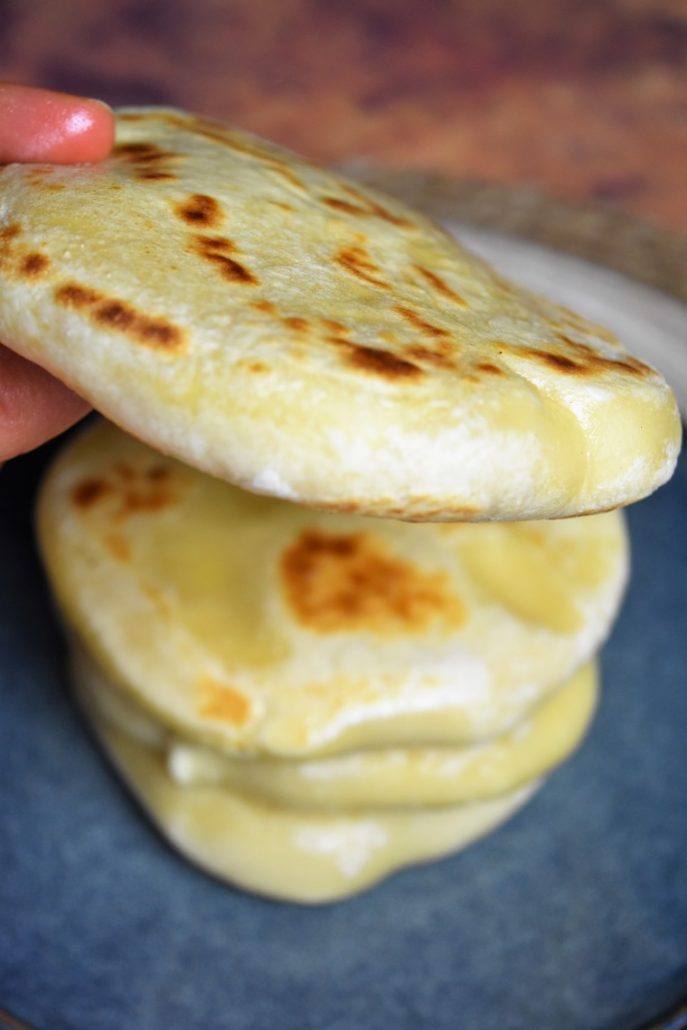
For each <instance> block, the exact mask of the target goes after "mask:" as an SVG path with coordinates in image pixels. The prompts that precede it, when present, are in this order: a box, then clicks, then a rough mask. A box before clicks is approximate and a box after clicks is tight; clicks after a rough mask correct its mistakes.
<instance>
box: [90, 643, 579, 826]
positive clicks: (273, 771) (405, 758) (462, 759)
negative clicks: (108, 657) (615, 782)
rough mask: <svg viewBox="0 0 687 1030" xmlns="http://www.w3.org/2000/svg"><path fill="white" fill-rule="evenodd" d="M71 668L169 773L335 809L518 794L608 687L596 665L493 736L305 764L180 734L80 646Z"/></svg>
mask: <svg viewBox="0 0 687 1030" xmlns="http://www.w3.org/2000/svg"><path fill="white" fill-rule="evenodd" d="M71 669H72V679H73V681H74V682H75V683H76V684H77V685H78V689H79V690H80V691H83V690H87V692H88V701H89V707H92V708H94V709H95V711H96V712H97V713H99V714H100V716H101V717H102V718H104V719H105V720H106V721H107V722H108V723H110V724H112V725H113V726H114V727H115V728H116V729H118V730H120V731H121V732H122V733H124V734H125V736H127V737H131V738H133V739H134V740H137V741H138V742H139V743H141V744H144V745H146V746H147V747H151V748H153V749H154V750H156V751H157V752H158V753H160V754H161V755H163V756H164V763H165V766H166V771H167V775H168V776H169V777H170V778H171V779H172V780H174V781H175V782H176V783H178V784H179V785H180V786H203V785H209V786H226V787H227V788H228V789H229V791H230V792H238V793H239V794H240V795H242V796H244V797H248V798H249V799H254V800H256V801H259V802H262V803H268V804H271V805H277V806H279V807H286V808H292V809H304V810H308V811H312V810H318V809H319V810H322V809H324V810H329V811H330V812H331V811H336V810H343V811H348V812H351V811H364V810H369V809H370V808H375V809H391V810H394V809H399V808H401V809H408V808H413V807H438V806H446V805H462V804H469V803H472V802H475V801H484V800H487V799H488V798H492V797H501V796H503V795H504V794H510V793H512V792H513V791H515V790H518V789H519V788H520V787H523V786H525V785H526V784H528V783H531V782H534V781H536V780H539V779H541V777H542V776H544V775H547V774H548V773H550V772H551V770H552V769H554V768H555V767H556V766H557V765H560V763H561V762H563V761H564V760H565V759H566V758H567V757H568V756H569V755H570V754H571V752H572V751H573V750H574V749H575V748H576V747H577V746H578V745H579V743H580V740H581V739H582V737H583V735H584V733H585V732H586V730H587V728H588V726H589V723H590V721H591V718H592V715H593V713H594V709H595V707H596V702H597V698H598V691H599V686H598V674H597V670H596V666H595V663H593V662H591V663H589V664H588V665H585V666H583V667H582V669H581V670H580V671H579V672H577V673H576V674H575V675H574V676H571V678H570V679H569V680H568V681H567V682H566V683H565V684H563V685H562V686H561V687H559V688H558V689H557V690H555V691H554V692H553V693H552V694H551V695H550V696H549V697H547V698H546V699H545V700H544V701H543V702H542V704H541V705H540V706H539V707H538V708H537V709H535V711H533V712H531V713H529V714H528V715H527V716H525V717H524V718H523V719H522V720H521V721H520V722H519V723H518V724H517V725H516V726H515V727H514V728H513V729H512V730H510V731H509V732H508V733H505V734H502V735H501V736H499V737H494V738H492V739H490V740H487V741H484V742H483V743H480V744H475V745H472V746H470V747H462V748H461V747H450V746H444V747H434V748H427V747H405V748H388V749H386V750H383V751H375V750H370V749H366V750H363V751H358V752H355V753H353V754H350V755H342V756H337V755H335V756H334V757H332V758H323V759H319V760H318V759H311V760H310V761H308V760H305V761H302V762H299V761H293V760H292V761H284V760H280V759H275V758H256V757H250V758H247V757H238V756H233V755H228V754H226V753H225V752H222V751H217V750H213V749H212V748H209V747H206V746H203V745H199V744H198V743H197V742H196V741H194V740H193V739H190V738H189V737H188V736H181V735H179V734H178V733H173V732H171V731H170V730H168V729H167V728H166V727H165V726H164V725H162V724H161V723H160V722H158V721H157V720H155V719H154V718H152V716H151V715H150V714H149V713H148V712H146V711H145V710H144V709H142V708H141V707H140V706H139V705H136V704H135V703H134V702H133V701H132V700H131V698H130V697H129V696H127V695H126V694H125V693H124V692H123V691H122V690H121V689H120V688H119V687H118V686H117V684H116V683H114V682H113V681H112V680H110V679H108V678H107V676H105V675H103V673H102V671H101V670H100V669H98V667H97V666H96V664H95V663H94V662H93V660H92V659H91V658H90V657H89V656H88V655H87V654H86V653H85V652H84V650H83V648H81V647H79V646H78V645H76V646H73V648H72V659H71ZM86 685H87V686H86Z"/></svg>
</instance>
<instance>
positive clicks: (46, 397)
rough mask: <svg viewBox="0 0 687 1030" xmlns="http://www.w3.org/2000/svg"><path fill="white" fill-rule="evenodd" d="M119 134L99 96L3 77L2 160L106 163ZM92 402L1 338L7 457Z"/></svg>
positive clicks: (1, 449)
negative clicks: (20, 83) (92, 97)
mask: <svg viewBox="0 0 687 1030" xmlns="http://www.w3.org/2000/svg"><path fill="white" fill-rule="evenodd" d="M113 139H114V118H113V115H112V111H111V110H110V109H109V108H108V107H107V106H106V105H105V104H101V103H100V102H99V101H97V100H86V99H84V98H83V97H74V96H68V95H66V94H64V93H54V92H52V91H50V90H44V89H34V88H33V87H30V86H17V85H11V84H9V83H0V164H4V163H9V162H12V161H22V162H32V163H33V162H43V161H49V162H51V163H56V164H74V163H77V162H84V161H85V162H93V161H102V160H103V158H105V157H107V155H108V154H109V152H110V150H111V148H112V143H113ZM87 411H88V404H87V403H86V401H84V400H83V399H82V398H81V397H78V396H77V395H76V394H75V393H72V391H71V390H68V389H67V387H66V386H64V385H63V384H62V383H60V382H59V381H58V380H57V379H54V378H53V377H52V376H51V375H50V374H49V373H48V372H46V371H45V370H44V369H42V368H39V367H38V365H34V364H32V363H31V362H29V361H26V360H25V359H24V358H21V357H19V356H18V355H17V354H14V353H12V351H10V350H8V349H7V348H6V347H3V346H2V345H1V344H0V462H2V461H4V460H6V459H7V458H13V457H15V456H16V455H18V454H23V453H25V452H26V451H30V450H32V449H33V448H34V447H37V446H38V445H39V444H41V443H44V442H45V441H46V440H49V439H50V438H51V437H53V436H57V434H58V433H61V432H62V431H63V430H64V429H67V428H68V427H69V426H71V425H73V423H74V422H77V421H78V420H79V419H80V418H82V417H83V416H84V415H85V414H86V412H87Z"/></svg>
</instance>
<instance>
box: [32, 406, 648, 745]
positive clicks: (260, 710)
mask: <svg viewBox="0 0 687 1030" xmlns="http://www.w3.org/2000/svg"><path fill="white" fill-rule="evenodd" d="M38 530H39V538H40V544H41V548H42V551H43V556H44V559H45V563H46V567H47V570H48V573H49V575H50V578H51V581H52V585H53V588H54V590H55V592H56V595H57V598H58V600H59V603H60V605H61V607H62V610H63V612H64V615H65V619H66V621H67V623H68V625H70V626H71V627H72V628H73V630H74V632H75V634H76V635H77V636H78V637H79V638H80V639H82V640H83V643H84V646H85V647H86V649H87V650H88V651H89V652H90V653H91V654H92V656H93V658H94V659H95V661H96V662H97V664H98V665H99V666H101V667H102V668H103V670H104V671H105V673H106V674H107V675H108V676H109V677H111V678H112V679H114V680H115V681H116V682H117V683H119V684H120V686H121V688H122V689H123V690H124V691H125V692H126V693H128V694H129V695H130V696H131V697H132V698H133V699H134V700H135V701H136V702H137V703H138V704H140V705H142V706H143V707H144V708H146V709H148V710H149V711H150V712H151V713H152V714H153V716H154V717H155V718H156V719H158V720H160V721H161V722H162V723H163V724H165V725H166V726H168V727H169V728H170V729H176V730H179V731H180V732H181V733H182V734H185V735H187V736H189V737H191V738H192V739H193V740H196V741H199V742H204V743H206V744H208V745H210V746H211V747H215V748H219V749H223V750H226V751H227V752H228V753H233V754H236V753H238V754H271V755H277V756H279V755H281V756H285V757H294V756H302V757H304V756H315V755H324V754H331V753H342V752H348V751H352V750H357V749H359V748H361V747H367V748H383V747H395V746H403V745H405V744H412V745H420V744H427V745H429V744H451V745H456V744H459V743H470V742H474V741H477V740H480V739H483V738H485V737H490V736H493V735H494V734H497V733H503V732H505V731H506V730H507V729H508V728H510V727H511V726H513V725H514V724H515V723H516V722H518V721H519V720H520V719H521V718H522V716H523V715H524V714H525V713H526V712H527V711H529V710H530V709H531V708H533V707H534V706H535V705H536V704H537V703H538V702H539V701H540V700H541V699H542V698H543V697H545V696H546V694H547V693H548V692H550V691H551V690H553V689H555V688H556V687H557V686H558V685H559V684H560V683H562V682H563V680H565V679H566V678H567V677H568V676H569V675H570V674H571V673H572V672H573V671H574V670H575V669H577V668H579V666H580V665H581V664H583V663H584V662H586V661H588V660H589V658H590V657H591V656H592V655H593V654H594V653H595V652H596V651H597V649H598V647H599V646H600V644H601V642H602V641H603V639H604V638H605V636H606V634H607V632H608V629H609V627H610V624H611V622H612V620H613V618H614V616H615V614H616V612H617V610H618V607H619V604H620V600H621V596H622V592H623V588H624V585H625V580H626V575H627V566H628V557H627V541H626V535H625V530H624V523H623V518H622V515H621V514H620V513H619V512H610V513H605V514H599V515H594V516H587V517H585V518H580V519H569V520H564V521H555V522H540V523H528V524H520V523H504V524H481V525H469V524H459V523H456V524H447V525H443V524H426V525H413V524H407V523H403V522H398V521H391V520H382V519H366V518H363V517H361V516H352V515H338V514H332V513H322V512H316V511H313V510H310V509H308V508H303V507H300V506H297V505H293V504H290V503H288V502H285V501H279V500H274V499H271V498H267V497H261V496H256V495H253V494H249V493H246V492H245V491H243V490H240V489H237V488H235V487H232V486H230V485H229V484H227V483H223V482H221V481H219V480H216V479H213V478H211V477H209V476H205V475H203V474H202V473H200V472H197V471H196V470H194V469H191V468H189V467H188V466H185V465H182V464H180V463H179V462H176V461H174V460H173V459H169V458H163V457H161V456H160V455H159V454H157V453H155V452H153V451H151V450H149V448H148V447H146V446H144V445H143V444H141V443H139V442H138V441H136V440H134V439H133V438H131V437H128V436H126V435H125V434H123V433H121V432H120V431H119V430H117V429H115V428H114V427H112V426H110V425H108V424H107V423H101V424H99V425H96V426H94V427H92V428H90V429H88V430H87V431H86V432H83V433H82V434H81V436H80V437H77V438H76V439H75V440H74V441H73V442H72V443H71V444H70V445H69V446H68V447H67V448H66V449H65V450H64V451H63V453H62V454H61V456H60V457H59V458H58V459H57V461H56V463H55V464H54V466H53V467H52V469H51V470H50V472H49V473H48V476H47V478H46V480H45V482H44V485H43V488H42V492H41V497H40V502H39V508H38Z"/></svg>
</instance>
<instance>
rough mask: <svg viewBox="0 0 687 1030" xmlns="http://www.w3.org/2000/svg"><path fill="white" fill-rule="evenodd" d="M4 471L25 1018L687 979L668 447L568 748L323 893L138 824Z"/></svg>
mask: <svg viewBox="0 0 687 1030" xmlns="http://www.w3.org/2000/svg"><path fill="white" fill-rule="evenodd" d="M50 450H51V449H50V448H46V449H43V451H42V452H38V453H36V454H34V455H32V456H30V457H28V458H24V459H21V460H18V461H15V462H13V463H11V464H10V465H9V466H7V467H6V468H5V469H4V470H3V471H2V473H0V705H1V707H0V712H1V713H2V714H1V715H0V1009H3V1008H4V1009H7V1010H8V1011H10V1012H12V1013H14V1015H15V1016H17V1017H19V1018H21V1019H22V1020H25V1021H26V1022H27V1023H29V1024H30V1025H31V1026H33V1027H35V1028H37V1030H124V1028H126V1030H129V1028H130V1030H176V1028H184V1030H195V1028H198V1030H224V1028H230V1030H262V1028H264V1030H291V1028H293V1030H307V1028H313V1030H387V1028H394V1030H398V1028H413V1030H415V1028H420V1027H426V1028H431V1030H442V1028H447V1030H448V1028H451V1030H455V1028H459V1030H568V1028H569V1030H611V1028H613V1030H616V1028H617V1030H631V1028H635V1027H640V1026H642V1025H644V1024H645V1023H646V1022H648V1021H650V1020H652V1019H654V1018H656V1017H658V1016H659V1015H660V1014H661V1013H663V1012H664V1011H668V1010H670V1009H671V1008H672V1007H673V1006H675V1005H677V1004H678V1002H679V1000H680V999H681V998H685V997H687V857H686V856H687V532H686V528H687V463H686V462H685V460H684V459H683V460H682V463H681V465H680V467H679V469H678V471H677V473H676V475H675V477H674V479H673V480H672V482H671V483H670V484H669V485H668V486H667V487H664V488H663V489H662V490H660V491H659V492H658V493H657V494H655V495H654V496H653V497H652V498H650V499H648V500H646V501H644V502H642V503H640V504H638V505H635V506H634V507H633V508H631V509H630V511H629V521H630V527H631V536H632V542H633V551H634V568H633V576H632V582H631V586H630V589H629V593H628V596H627V600H626V603H625V606H624V609H623V612H622V615H621V617H620V620H619V622H618V624H617V626H616V629H615V631H614V633H613V635H612V638H611V640H610V641H609V643H608V645H607V646H606V648H605V650H604V652H603V656H602V668H603V677H604V693H603V700H602V704H601V708H600V711H599V713H598V716H597V719H596V722H595V724H594V726H593V729H592V731H591V733H590V735H589V737H588V739H587V741H586V742H585V744H584V745H583V747H582V748H581V750H580V751H579V752H578V754H577V755H576V757H575V758H574V759H573V760H572V761H570V762H569V763H568V764H567V765H566V766H565V767H564V768H563V769H561V770H559V771H558V772H557V773H555V775H554V776H553V777H552V778H551V780H550V782H549V783H548V784H547V785H546V786H545V787H544V789H543V790H542V792H541V793H540V794H539V795H538V796H537V797H536V798H535V799H534V800H533V801H532V802H531V803H530V804H529V805H528V806H527V807H526V808H525V809H524V810H523V811H522V812H521V813H520V814H519V815H517V816H516V817H515V818H514V819H513V820H512V821H511V822H510V823H508V824H507V825H506V826H505V827H503V828H502V829H501V830H499V831H498V832H497V833H495V834H494V835H492V836H491V837H488V838H486V839H485V840H483V841H481V842H480V843H478V844H477V845H475V846H473V847H472V848H471V849H469V850H468V851H466V852H464V853H462V854H460V855H458V856H456V857H454V858H450V859H446V860H443V861H440V862H436V863H434V864H431V865H427V866H422V867H418V868H416V869H412V870H408V871H406V872H403V873H400V874H398V875H396V876H394V877H393V878H392V879H390V880H388V881H386V882H385V883H383V884H382V885H381V886H379V887H377V888H375V889H373V890H371V891H369V892H367V893H366V894H363V895H360V896H359V897H356V898H354V899H353V900H350V901H347V902H344V903H340V904H338V905H331V906H324V907H319V908H301V907H297V906H293V905H287V904H278V903H274V902H270V901H265V900H261V899H258V898H255V897H251V896H249V895H246V894H242V893H240V892H237V891H234V890H232V889H230V888H228V887H226V886H223V885H222V884H220V883H218V882H216V881H215V880H213V879H211V878H210V877H208V876H206V875H204V874H203V873H201V872H199V871H197V870H196V869H194V868H192V867H190V866H189V865H187V864H186V863H185V862H183V861H182V860H181V859H179V858H178V857H177V856H176V855H175V854H174V853H173V852H172V851H171V850H170V849H169V848H168V847H167V846H166V845H165V843H164V842H163V841H162V840H161V839H160V838H159V837H158V836H157V834H156V833H155V831H154V830H153V829H152V827H151V825H150V824H149V822H148V821H147V820H146V819H145V818H144V817H143V816H142V815H141V813H140V812H139V810H138V809H137V807H136V806H135V805H134V804H133V803H132V801H131V799H130V797H129V795H128V794H127V793H126V792H125V791H124V789H123V788H122V787H121V786H120V784H119V782H118V780H117V778H116V777H115V776H114V774H113V773H112V772H111V770H110V768H109V767H108V765H107V764H106V762H105V761H104V759H103V758H102V757H101V754H100V753H99V751H98V749H97V748H96V746H95V745H94V743H93V741H92V739H91V737H90V736H89V733H88V732H87V730H86V728H85V726H84V725H83V723H82V722H81V720H80V718H79V716H78V714H77V712H76V711H75V709H74V707H73V706H72V704H71V702H70V699H69V696H68V692H67V685H66V681H65V675H64V650H63V645H62V641H61V636H60V631H59V628H58V626H57V623H56V621H55V619H54V616H53V612H52V608H51V604H50V600H49V597H48V593H47V590H46V587H45V583H44V580H43V577H42V574H41V571H40V567H39V564H38V561H37V557H36V552H35V548H34V545H33V542H32V536H31V527H30V519H31V505H32V499H33V495H34V491H35V484H36V482H37V479H38V477H39V475H40V471H41V468H42V467H43V466H44V464H45V462H46V461H47V459H48V457H49V452H50Z"/></svg>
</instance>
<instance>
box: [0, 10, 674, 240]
mask: <svg viewBox="0 0 687 1030" xmlns="http://www.w3.org/2000/svg"><path fill="white" fill-rule="evenodd" d="M0 77H2V78H5V79H8V80H13V81H27V82H28V81H31V82H35V83H38V84H43V85H48V86H54V87H58V88H62V89H66V90H70V91H74V92H80V93H85V94H88V95H91V96H100V97H103V98H104V99H106V100H108V101H110V102H111V103H114V104H131V103H134V104H135V103H153V104H175V105H180V106H184V107H189V108H191V109H194V110H196V111H199V112H201V113H204V114H206V115H211V116H217V117H220V118H223V119H227V120H230V121H233V122H234V123H236V124H239V125H242V126H243V127H245V128H249V129H252V130H254V131H257V132H259V133H262V134H264V135H267V136H269V137H272V138H274V139H277V140H280V141H281V142H283V143H285V144H287V145H289V146H291V147H293V148H294V149H296V150H300V151H302V152H304V153H305V154H307V155H310V156H311V157H313V158H316V159H318V160H320V161H325V162H329V163H333V164H338V163H342V162H351V161H354V162H357V163H358V164H359V165H361V166H364V167H382V168H387V169H392V170H396V169H403V170H408V169H410V170H428V171H431V172H434V173H439V175H442V176H443V177H445V178H448V179H451V180H453V179H464V178H467V179H478V180H486V181H491V182H497V183H512V184H517V185H518V186H521V187H524V188H526V189H530V190H534V191H536V192H541V193H543V194H547V195H549V196H553V197H559V198H563V199H568V200H571V201H573V202H575V201H582V202H590V201H592V202H597V201H598V202H601V203H603V204H607V205H611V206H615V207H618V208H620V209H621V210H624V211H627V212H634V213H635V214H638V215H641V216H643V217H644V218H646V219H648V220H650V221H653V222H654V223H655V224H658V223H660V224H662V225H663V226H667V227H671V228H673V229H678V230H680V231H684V230H687V199H686V191H685V180H686V179H687V0H518V2H514V0H462V2H460V0H345V2H344V0H147V2H143V0H139V2H133V0H101V2H99V3H93V2H92V0H54V2H47V0H46V2H39V0H0Z"/></svg>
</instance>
